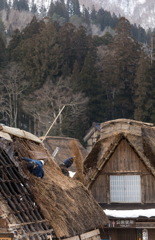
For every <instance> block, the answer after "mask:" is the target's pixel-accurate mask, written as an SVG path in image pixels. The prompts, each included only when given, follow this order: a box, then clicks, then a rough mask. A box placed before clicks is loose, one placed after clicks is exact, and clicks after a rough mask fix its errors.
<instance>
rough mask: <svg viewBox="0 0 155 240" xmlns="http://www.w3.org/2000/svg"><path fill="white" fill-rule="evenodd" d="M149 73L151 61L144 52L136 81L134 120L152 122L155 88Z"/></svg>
mask: <svg viewBox="0 0 155 240" xmlns="http://www.w3.org/2000/svg"><path fill="white" fill-rule="evenodd" d="M149 72H150V73H151V72H152V71H151V60H150V58H149V57H148V56H147V55H146V54H145V52H144V51H143V50H142V52H141V56H140V60H139V66H138V69H137V74H136V78H135V81H134V86H135V89H134V105H135V110H134V119H136V120H139V121H144V122H149V121H151V109H150V108H151V105H152V104H151V101H152V100H151V99H153V98H154V96H152V90H153V88H154V87H155V86H153V84H152V83H153V81H152V80H151V78H152V76H150V74H149ZM154 120H155V119H154Z"/></svg>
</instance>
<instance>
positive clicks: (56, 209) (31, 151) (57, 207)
mask: <svg viewBox="0 0 155 240" xmlns="http://www.w3.org/2000/svg"><path fill="white" fill-rule="evenodd" d="M1 131H4V129H3V127H2V129H1ZM17 132H18V130H17V131H15V129H13V131H11V129H9V131H8V134H9V136H10V138H11V141H10V140H8V139H4V138H0V147H1V149H3V151H4V150H5V152H4V157H3V159H2V158H1V163H2V165H3V166H5V162H6V160H5V158H6V157H7V155H8V156H9V159H8V157H7V159H8V165H7V171H8V173H7V175H8V176H7V177H6V179H2V180H1V183H3V185H4V189H5V187H6V186H5V184H7V183H5V182H7V181H10V180H9V177H10V178H11V179H12V180H11V181H13V182H12V185H15V186H14V188H15V187H16V189H17V190H16V191H17V192H18V187H19V186H17V185H16V184H15V183H16V181H17V179H16V178H15V175H14V174H13V173H12V171H13V170H12V169H14V171H15V172H16V174H17V175H18V179H20V181H21V184H20V189H21V187H22V188H23V194H26V196H25V195H23V194H22V193H20V194H22V196H21V195H20V194H16V191H13V190H10V191H11V196H12V198H11V200H10V206H11V208H12V214H13V212H14V208H15V209H16V206H14V205H16V204H17V203H18V201H19V202H20V201H21V205H20V211H22V210H21V209H22V208H23V212H27V211H28V212H29V211H30V209H29V205H30V206H31V204H30V201H31V200H30V199H32V198H31V195H30V193H31V194H32V196H33V201H35V204H37V206H39V208H40V209H41V213H42V214H43V216H44V218H45V221H48V224H49V226H51V227H52V228H53V230H54V232H55V234H56V236H57V237H58V238H62V237H71V236H75V235H80V234H82V233H84V232H87V231H90V230H93V229H96V228H100V227H103V226H104V225H106V224H107V223H108V220H107V217H106V215H105V214H104V212H103V211H102V209H101V207H100V206H99V205H98V203H97V202H96V201H95V200H94V198H93V197H92V195H91V194H90V193H89V192H88V190H87V189H86V188H85V187H84V186H83V185H82V184H81V183H80V182H78V181H75V180H73V179H71V178H68V177H66V176H64V175H63V174H62V173H61V170H60V168H59V167H58V165H57V164H56V162H55V161H54V160H53V159H52V157H51V155H50V154H49V152H48V150H47V149H45V147H44V145H43V144H42V143H40V141H39V139H38V138H37V137H36V139H35V141H34V140H33V139H34V138H33V137H32V140H31V139H30V137H28V138H26V137H25V133H24V137H23V136H22V137H18V135H17ZM5 133H7V130H6V129H5ZM15 153H18V155H19V158H18V159H17V158H15V156H14V154H15ZM40 156H41V158H44V159H45V165H44V170H45V177H44V178H43V179H39V178H37V177H35V176H33V175H31V174H30V173H29V172H28V171H27V169H26V165H25V162H24V161H22V160H21V157H30V158H35V159H37V158H38V159H40ZM10 163H11V165H10ZM8 166H10V168H8ZM9 169H10V170H9ZM9 171H10V173H9ZM4 178H5V177H4ZM14 178H15V179H14ZM22 179H25V180H24V181H23V180H22ZM4 189H3V191H2V192H1V194H2V195H3V196H4V197H7V194H6V193H5V191H4ZM26 189H27V190H26ZM12 191H13V192H12ZM14 192H15V193H14ZM25 192H26V193H25ZM28 197H29V201H27V202H26V201H25V198H28ZM18 198H19V199H18ZM12 199H13V200H12ZM6 201H8V200H7V199H6ZM13 201H14V202H13ZM26 204H27V207H26ZM33 204H34V202H33ZM35 204H34V206H36V205H35ZM17 208H19V205H18V206H17ZM35 208H36V207H35ZM31 209H32V206H31ZM21 214H22V215H23V214H24V213H21ZM17 215H18V214H17ZM22 215H20V216H19V218H18V217H17V216H16V219H17V218H18V221H17V223H21V218H22V217H21V216H22ZM29 217H31V218H32V216H31V213H29V214H28V213H27V217H26V218H29ZM24 218H25V217H24ZM26 218H25V219H22V221H24V222H30V219H26ZM33 220H34V219H33ZM41 221H43V219H42V220H41ZM32 222H33V221H32ZM34 222H35V221H34ZM27 224H28V223H27ZM29 224H30V223H29ZM47 228H49V227H47ZM43 239H45V238H43Z"/></svg>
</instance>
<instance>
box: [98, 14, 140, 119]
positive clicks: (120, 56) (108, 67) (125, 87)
mask: <svg viewBox="0 0 155 240" xmlns="http://www.w3.org/2000/svg"><path fill="white" fill-rule="evenodd" d="M108 49H109V53H108V52H107V53H106V54H107V56H106V57H105V58H104V59H103V66H102V68H103V86H104V88H106V95H105V99H106V101H107V106H108V107H109V109H111V110H110V111H111V114H110V115H109V118H111V119H114V118H119V117H123V118H133V112H134V100H133V93H134V79H135V74H136V71H137V63H138V59H139V54H140V50H139V49H140V46H139V44H138V43H137V42H136V41H134V39H133V38H132V37H131V32H130V23H129V21H128V20H126V19H125V18H121V19H120V21H119V24H118V26H117V29H116V34H115V37H114V40H113V42H112V44H110V45H108ZM104 92H105V89H104Z"/></svg>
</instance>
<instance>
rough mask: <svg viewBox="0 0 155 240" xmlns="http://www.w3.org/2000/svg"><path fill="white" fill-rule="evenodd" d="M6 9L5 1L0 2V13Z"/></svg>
mask: <svg viewBox="0 0 155 240" xmlns="http://www.w3.org/2000/svg"><path fill="white" fill-rule="evenodd" d="M7 8H8V3H7V1H6V0H1V1H0V11H1V10H3V9H7Z"/></svg>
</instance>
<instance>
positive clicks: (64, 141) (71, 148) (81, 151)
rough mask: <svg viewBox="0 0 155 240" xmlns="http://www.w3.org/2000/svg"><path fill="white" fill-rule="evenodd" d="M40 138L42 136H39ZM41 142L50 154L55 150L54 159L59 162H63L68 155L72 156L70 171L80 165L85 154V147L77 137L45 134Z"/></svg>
mask: <svg viewBox="0 0 155 240" xmlns="http://www.w3.org/2000/svg"><path fill="white" fill-rule="evenodd" d="M41 139H42V138H41ZM43 144H44V145H45V147H46V148H47V149H48V151H49V152H50V154H51V155H52V154H53V153H54V151H55V150H57V153H56V156H55V157H54V159H55V161H56V162H57V163H58V165H59V164H62V163H63V160H65V159H67V158H68V157H71V156H74V157H75V161H74V163H73V165H72V166H71V168H70V170H71V171H74V172H75V171H76V170H77V168H78V170H79V168H81V167H82V164H83V163H82V162H83V159H85V157H86V155H87V151H86V149H85V148H84V147H83V146H82V145H81V144H80V142H79V141H78V140H77V139H74V138H69V137H58V136H47V137H46V138H45V140H44V141H43Z"/></svg>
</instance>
